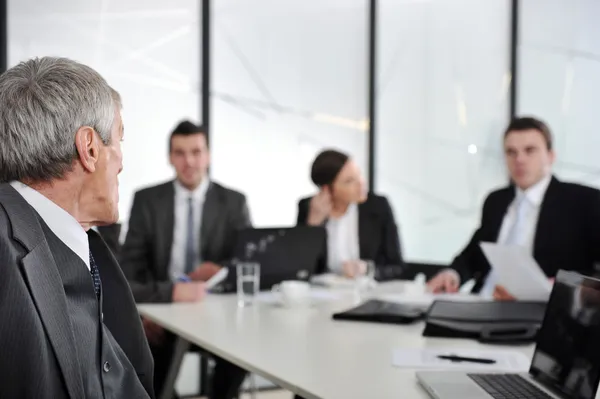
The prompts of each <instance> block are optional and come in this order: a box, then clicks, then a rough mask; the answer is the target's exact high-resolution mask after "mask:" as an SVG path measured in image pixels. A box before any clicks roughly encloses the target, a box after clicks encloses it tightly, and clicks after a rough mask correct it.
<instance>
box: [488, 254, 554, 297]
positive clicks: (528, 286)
mask: <svg viewBox="0 0 600 399" xmlns="http://www.w3.org/2000/svg"><path fill="white" fill-rule="evenodd" d="M480 245H481V249H482V250H483V253H484V254H485V256H486V258H487V260H488V262H490V265H492V268H493V269H494V273H495V275H496V278H497V284H498V285H501V286H503V287H504V288H506V290H507V291H508V292H509V293H510V294H511V295H512V296H514V297H515V298H517V299H520V300H529V301H547V300H548V298H549V296H550V291H551V290H552V283H551V282H550V281H549V279H548V277H547V276H546V275H545V274H544V272H543V271H542V269H541V268H540V266H539V265H538V264H537V262H536V261H535V259H533V256H531V254H530V253H529V251H527V249H526V248H524V247H520V246H510V245H500V244H494V243H489V242H482V243H481V244H480Z"/></svg>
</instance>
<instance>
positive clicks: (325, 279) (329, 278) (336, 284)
mask: <svg viewBox="0 0 600 399" xmlns="http://www.w3.org/2000/svg"><path fill="white" fill-rule="evenodd" d="M310 281H311V283H313V284H317V285H322V286H324V287H329V288H354V287H355V285H356V282H355V281H354V280H352V279H350V278H346V277H343V276H339V275H337V274H334V273H325V274H318V275H316V276H313V277H312V278H311V279H310Z"/></svg>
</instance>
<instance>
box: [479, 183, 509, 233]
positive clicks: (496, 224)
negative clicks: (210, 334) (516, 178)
mask: <svg viewBox="0 0 600 399" xmlns="http://www.w3.org/2000/svg"><path fill="white" fill-rule="evenodd" d="M514 198H515V189H514V188H513V187H510V188H509V189H507V190H506V192H505V193H504V195H502V197H500V199H499V202H498V205H497V206H494V207H492V208H491V209H490V215H489V217H490V219H489V223H490V230H489V233H488V234H489V235H490V237H486V238H485V239H486V240H487V239H489V240H490V241H492V242H497V241H498V238H500V229H502V222H504V216H505V215H506V212H508V207H509V206H510V204H511V203H512V201H513V200H514Z"/></svg>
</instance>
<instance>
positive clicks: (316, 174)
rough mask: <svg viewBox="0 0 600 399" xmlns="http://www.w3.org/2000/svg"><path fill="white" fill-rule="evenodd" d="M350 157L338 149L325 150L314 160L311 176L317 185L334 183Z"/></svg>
mask: <svg viewBox="0 0 600 399" xmlns="http://www.w3.org/2000/svg"><path fill="white" fill-rule="evenodd" d="M349 158H350V157H349V156H348V155H346V154H344V153H341V152H339V151H336V150H325V151H323V152H321V153H320V154H319V155H317V157H316V158H315V160H314V161H313V164H312V167H311V170H310V178H311V180H312V181H313V183H315V184H316V185H317V186H319V187H321V186H327V185H330V184H332V183H333V181H334V180H335V178H336V177H337V175H338V174H339V173H340V170H342V168H343V167H344V165H345V164H346V162H348V159H349Z"/></svg>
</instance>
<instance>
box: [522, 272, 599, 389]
mask: <svg viewBox="0 0 600 399" xmlns="http://www.w3.org/2000/svg"><path fill="white" fill-rule="evenodd" d="M529 372H530V374H531V375H532V376H533V377H534V378H535V379H536V380H538V381H539V382H541V383H542V384H544V385H546V386H548V387H550V388H553V389H555V390H558V391H559V392H561V393H563V394H565V395H567V396H568V397H569V398H581V399H593V398H595V397H596V389H597V388H598V381H599V379H600V281H599V280H596V279H593V278H589V277H584V276H582V275H580V274H577V273H573V272H565V271H560V272H559V274H558V276H557V278H556V282H555V284H554V288H553V290H552V294H551V295H550V300H549V302H548V306H547V309H546V315H545V317H544V322H543V324H542V328H541V329H540V331H539V333H538V337H537V345H536V349H535V353H534V355H533V360H532V363H531V368H530V370H529Z"/></svg>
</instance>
